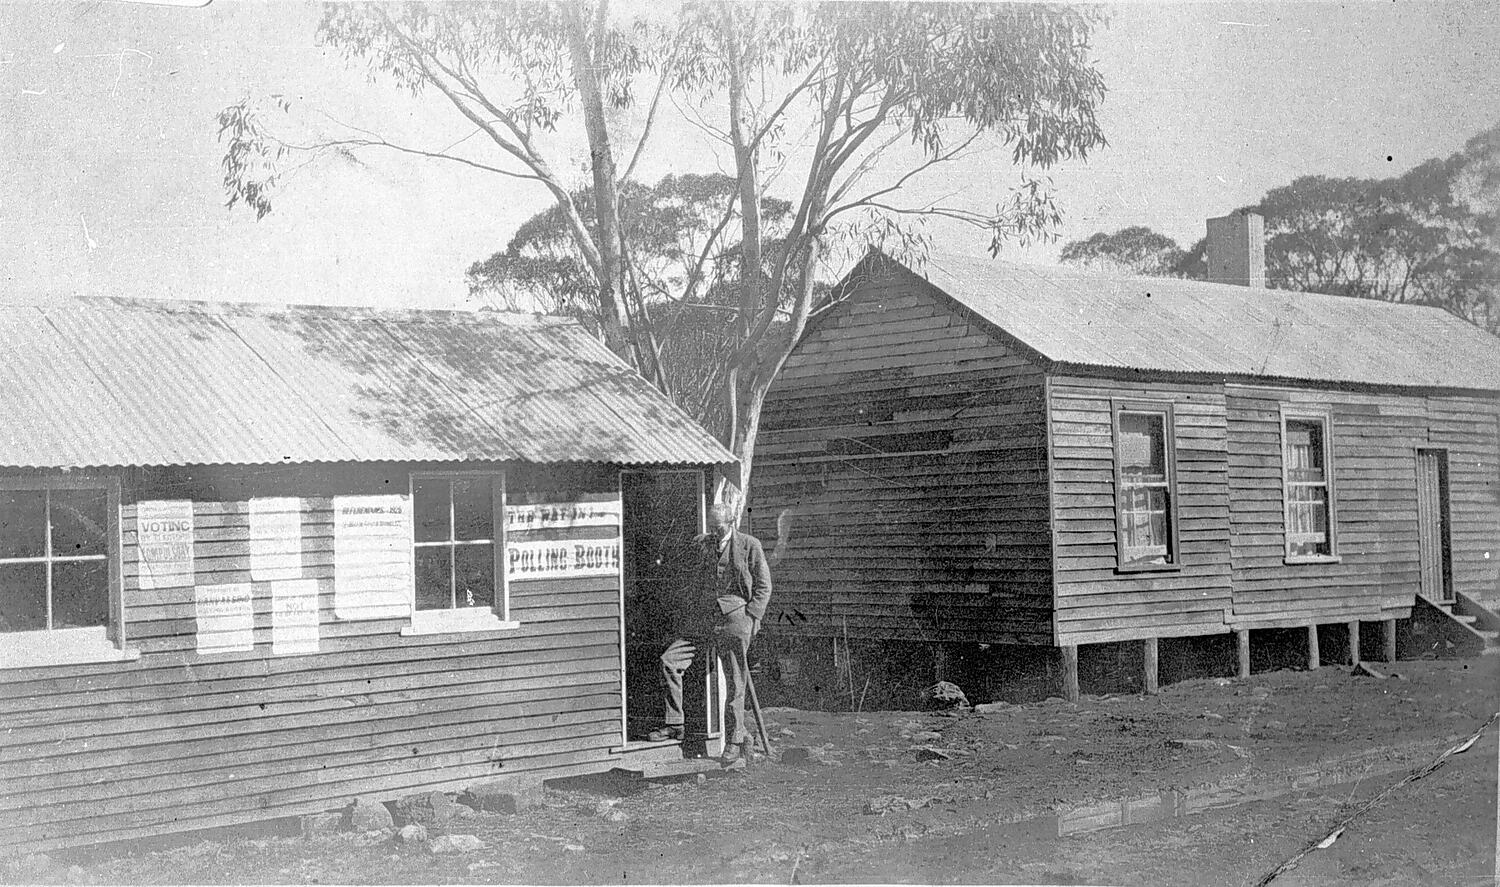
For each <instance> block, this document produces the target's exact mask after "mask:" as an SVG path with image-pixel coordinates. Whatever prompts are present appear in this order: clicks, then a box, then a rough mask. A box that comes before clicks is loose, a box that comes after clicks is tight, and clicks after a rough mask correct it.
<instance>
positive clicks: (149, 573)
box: [135, 500, 193, 589]
mask: <svg viewBox="0 0 1500 887" xmlns="http://www.w3.org/2000/svg"><path fill="white" fill-rule="evenodd" d="M135 534H136V551H137V552H138V554H137V579H138V581H139V587H141V588H143V589H151V588H183V587H186V586H189V585H192V584H193V503H192V502H189V501H187V500H180V501H170V502H163V501H157V502H141V503H138V504H137V505H136V519H135Z"/></svg>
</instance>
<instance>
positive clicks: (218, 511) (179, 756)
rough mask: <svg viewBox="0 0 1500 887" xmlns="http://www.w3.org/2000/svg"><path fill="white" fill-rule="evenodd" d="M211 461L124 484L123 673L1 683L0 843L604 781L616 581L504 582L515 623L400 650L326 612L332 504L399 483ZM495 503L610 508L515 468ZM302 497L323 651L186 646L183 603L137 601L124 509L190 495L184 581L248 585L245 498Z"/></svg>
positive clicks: (391, 472) (394, 640) (73, 839)
mask: <svg viewBox="0 0 1500 887" xmlns="http://www.w3.org/2000/svg"><path fill="white" fill-rule="evenodd" d="M454 467H462V468H463V469H465V470H473V469H476V468H479V469H485V468H493V469H495V470H499V469H500V468H501V467H502V466H475V465H464V466H426V465H423V466H405V465H383V466H358V467H356V466H348V465H331V466H319V467H286V468H281V467H273V468H267V469H262V470H259V471H255V470H250V471H247V470H246V469H236V468H233V467H229V466H220V467H213V468H202V469H176V470H153V471H127V472H123V473H122V482H123V485H124V497H123V500H124V504H123V506H122V514H121V521H120V523H121V527H120V529H121V539H122V555H121V557H122V566H123V571H122V572H123V594H124V600H125V614H126V616H125V618H126V627H127V634H128V637H129V639H130V640H129V643H130V645H131V646H133V647H135V648H137V649H139V650H140V658H139V660H138V661H135V662H121V663H106V664H97V665H62V666H48V667H38V668H30V669H24V670H19V669H18V670H3V671H0V722H3V723H4V725H5V729H4V730H3V731H0V847H24V848H28V849H35V850H44V849H49V848H57V847H65V846H70V845H77V844H83V843H89V842H96V841H101V840H120V839H127V838H136V837H143V836H150V835H157V834H164V833H168V832H174V831H181V830H184V829H191V828H199V827H212V826H222V825H232V824H236V823H242V822H249V821H255V820H262V819H266V818H270V817H276V816H284V815H294V814H299V813H307V812H313V811H318V810H325V809H329V808H334V807H340V806H343V805H344V804H347V803H348V802H349V801H350V800H351V799H352V798H354V797H356V796H360V795H370V796H375V797H391V796H394V795H397V794H401V793H405V792H408V791H416V790H426V789H456V788H460V787H462V786H463V785H465V784H468V783H472V782H474V781H477V780H482V779H493V778H506V777H512V776H516V777H520V778H524V779H535V780H540V779H543V778H550V777H554V776H562V775H569V774H574V773H581V772H588V771H597V770H602V769H608V767H609V766H612V763H613V761H612V759H613V757H614V755H612V753H611V749H615V748H617V747H618V746H619V745H620V744H621V741H622V737H621V684H622V681H621V664H620V662H621V659H620V647H619V644H620V586H619V581H620V580H619V576H618V575H608V576H601V577H587V578H573V579H554V580H534V581H527V582H515V583H512V585H511V610H510V614H511V618H512V619H513V620H516V621H518V622H519V623H520V627H519V628H515V629H507V630H498V631H487V632H466V633H462V634H437V635H419V636H410V637H402V636H401V635H400V634H399V632H400V629H401V628H402V627H403V626H404V625H406V624H407V623H406V620H404V619H378V620H360V621H340V620H338V619H337V618H336V617H335V615H334V612H333V569H334V567H333V556H332V536H333V517H332V502H331V497H332V496H334V495H341V494H361V493H382V492H388V491H392V490H399V491H402V492H404V491H405V489H406V484H407V478H408V476H409V473H410V471H411V470H413V469H420V470H429V469H431V468H454ZM506 481H507V490H508V492H509V493H510V494H512V495H514V494H515V493H516V492H518V491H525V490H547V491H570V492H591V493H613V492H617V490H618V486H617V472H616V471H615V470H614V469H611V468H609V467H607V466H596V467H574V468H558V469H554V470H550V471H543V470H540V469H534V468H533V469H527V468H516V467H512V468H511V469H510V470H508V471H506ZM252 495H256V496H259V495H268V496H269V495H295V496H298V497H301V498H302V500H303V502H302V513H301V520H300V525H301V536H302V567H301V571H302V576H303V577H304V578H307V579H314V580H316V581H317V583H318V589H319V635H320V638H319V651H318V652H317V653H309V654H304V655H272V653H271V614H270V612H269V609H270V591H269V586H268V584H266V583H259V582H257V583H254V584H253V598H252V600H253V605H254V639H255V646H254V649H253V650H252V651H248V652H243V653H219V654H207V655H205V654H200V653H198V652H197V651H196V647H195V642H194V634H195V630H196V623H195V610H194V598H193V589H192V588H191V587H187V586H184V587H181V588H170V589H154V590H142V589H141V588H140V586H139V582H138V581H137V578H136V577H137V560H138V557H137V540H136V532H135V512H136V505H135V503H136V502H137V501H140V500H143V499H157V498H171V499H192V500H194V519H195V524H196V527H195V530H196V532H195V539H194V554H195V572H196V575H195V578H194V581H195V582H196V584H198V585H209V584H217V583H225V582H249V581H250V574H249V562H248V561H249V553H248V545H249V543H248V531H249V524H248V520H247V519H246V516H245V513H246V500H247V499H248V498H249V497H250V496H252Z"/></svg>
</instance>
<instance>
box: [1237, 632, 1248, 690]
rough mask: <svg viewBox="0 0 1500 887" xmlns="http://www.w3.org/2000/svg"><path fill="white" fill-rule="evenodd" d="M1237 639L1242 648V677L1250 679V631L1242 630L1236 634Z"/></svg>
mask: <svg viewBox="0 0 1500 887" xmlns="http://www.w3.org/2000/svg"><path fill="white" fill-rule="evenodd" d="M1235 638H1236V640H1238V641H1239V648H1240V677H1242V678H1248V677H1250V629H1248V628H1241V629H1239V630H1237V631H1236V632H1235Z"/></svg>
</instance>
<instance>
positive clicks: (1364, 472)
mask: <svg viewBox="0 0 1500 887" xmlns="http://www.w3.org/2000/svg"><path fill="white" fill-rule="evenodd" d="M1226 400H1227V403H1228V409H1229V442H1230V451H1231V458H1230V462H1229V469H1230V470H1229V480H1230V501H1231V506H1230V507H1231V522H1232V526H1233V534H1232V536H1231V551H1232V554H1233V578H1234V587H1235V596H1234V608H1233V617H1232V619H1233V622H1234V624H1235V625H1236V626H1238V627H1245V628H1253V627H1259V626H1263V625H1272V624H1279V625H1284V624H1307V623H1310V622H1332V621H1348V620H1351V619H1366V620H1376V619H1387V618H1406V617H1408V616H1409V615H1410V612H1411V606H1412V602H1413V596H1414V595H1415V594H1416V592H1417V591H1418V590H1419V588H1420V573H1419V560H1418V547H1417V546H1418V542H1417V536H1418V533H1417V527H1418V519H1417V518H1418V503H1417V486H1416V451H1417V449H1418V448H1428V447H1432V448H1442V449H1447V450H1448V453H1449V465H1450V486H1451V489H1452V491H1453V496H1452V503H1451V514H1452V546H1453V568H1454V569H1453V573H1454V587H1455V588H1456V589H1466V588H1467V589H1473V590H1474V591H1475V592H1480V593H1488V594H1491V595H1493V593H1494V592H1493V589H1494V587H1495V583H1496V581H1497V578H1496V555H1497V553H1500V495H1497V493H1496V491H1497V489H1500V467H1497V462H1500V441H1497V440H1496V436H1497V433H1496V428H1497V425H1496V418H1495V417H1496V410H1497V407H1496V400H1495V399H1494V398H1483V397H1479V396H1460V395H1438V394H1427V395H1424V394H1421V393H1386V392H1362V391H1347V390H1335V389H1330V388H1323V389H1315V388H1311V387H1307V388H1290V387H1276V386H1270V385H1255V384H1247V383H1231V384H1229V385H1227V386H1226ZM1283 407H1300V408H1312V409H1317V410H1326V411H1327V413H1328V415H1329V417H1330V420H1331V423H1332V429H1331V443H1332V452H1333V481H1334V492H1333V498H1334V504H1335V513H1336V519H1337V526H1336V534H1337V536H1336V540H1337V541H1336V545H1337V554H1338V557H1339V560H1338V562H1337V563H1312V564H1288V563H1286V560H1285V535H1284V534H1285V518H1284V515H1283V498H1282V497H1283V494H1282V477H1281V461H1282V457H1281V427H1280V421H1281V419H1280V417H1281V411H1282V409H1283Z"/></svg>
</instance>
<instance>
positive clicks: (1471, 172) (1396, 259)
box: [1060, 126, 1500, 335]
mask: <svg viewBox="0 0 1500 887" xmlns="http://www.w3.org/2000/svg"><path fill="white" fill-rule="evenodd" d="M1244 209H1247V210H1251V211H1254V212H1258V213H1260V214H1261V215H1262V216H1264V217H1265V220H1266V281H1267V285H1268V286H1271V287H1273V288H1277V289H1289V290H1302V291H1305V292H1317V293H1329V294H1332V295H1341V296H1351V297H1354V298H1362V299H1381V300H1384V301H1388V302H1409V303H1413V304H1420V305H1432V306H1436V307H1440V308H1443V309H1444V310H1446V311H1448V312H1450V313H1452V314H1454V315H1456V316H1458V317H1462V318H1465V319H1467V320H1470V321H1472V322H1474V323H1475V324H1478V325H1479V326H1481V327H1483V328H1485V329H1487V330H1489V331H1490V332H1493V333H1496V334H1497V335H1500V126H1496V127H1492V128H1490V129H1487V130H1485V131H1483V132H1480V133H1479V134H1477V135H1475V136H1474V137H1473V138H1471V139H1469V140H1468V142H1467V143H1466V144H1465V145H1464V148H1463V150H1461V151H1459V152H1457V153H1455V154H1453V155H1451V156H1449V157H1446V158H1441V159H1433V160H1428V161H1427V162H1425V163H1422V164H1420V165H1418V166H1417V167H1416V168H1414V169H1412V170H1411V171H1409V172H1407V173H1405V174H1403V175H1400V176H1395V177H1392V178H1388V179H1360V178H1330V177H1327V176H1302V177H1299V178H1297V179H1295V180H1293V181H1292V182H1290V183H1289V184H1286V185H1283V186H1281V187H1279V188H1273V189H1271V190H1270V191H1268V192H1267V193H1266V195H1265V196H1264V197H1263V198H1261V200H1260V202H1259V203H1257V204H1255V205H1253V206H1248V207H1245V208H1244ZM1204 245H1205V242H1204V241H1199V242H1198V243H1197V244H1195V245H1194V247H1193V248H1192V249H1191V250H1189V251H1187V252H1184V251H1183V250H1182V249H1181V247H1179V246H1178V245H1177V244H1176V242H1174V241H1173V240H1172V239H1171V238H1169V237H1167V236H1165V235H1163V234H1159V233H1157V232H1155V231H1152V230H1151V229H1149V228H1145V227H1142V226H1133V227H1130V228H1124V229H1121V230H1120V231H1116V232H1114V233H1113V234H1106V233H1104V232H1099V233H1096V234H1094V235H1092V236H1090V237H1088V238H1085V239H1083V240H1075V241H1071V242H1069V243H1067V244H1065V245H1064V246H1063V249H1062V253H1061V255H1060V259H1061V260H1062V261H1063V262H1066V263H1068V264H1075V265H1083V266H1089V267H1095V268H1105V269H1109V270H1123V271H1127V272H1129V273H1134V274H1145V275H1164V276H1173V277H1178V276H1180V277H1193V278H1200V279H1201V278H1205V277H1207V267H1206V266H1205V264H1204V262H1203V253H1204Z"/></svg>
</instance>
